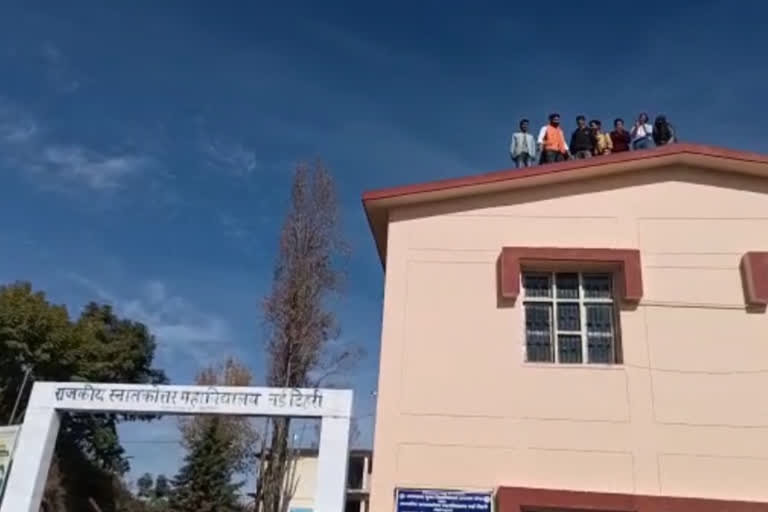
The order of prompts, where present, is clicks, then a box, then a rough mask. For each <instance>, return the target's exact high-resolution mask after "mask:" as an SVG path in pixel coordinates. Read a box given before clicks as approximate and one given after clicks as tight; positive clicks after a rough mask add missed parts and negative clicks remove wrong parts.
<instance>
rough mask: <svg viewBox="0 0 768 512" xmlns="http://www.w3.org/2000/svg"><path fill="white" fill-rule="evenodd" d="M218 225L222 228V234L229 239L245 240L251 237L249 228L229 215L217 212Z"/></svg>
mask: <svg viewBox="0 0 768 512" xmlns="http://www.w3.org/2000/svg"><path fill="white" fill-rule="evenodd" d="M219 223H220V224H221V226H222V227H223V228H224V234H225V235H227V236H229V237H231V238H234V239H237V240H245V239H247V238H248V237H249V236H250V235H251V231H252V230H251V228H250V227H248V226H247V225H246V224H245V223H244V222H243V221H242V220H240V219H239V218H237V217H235V216H234V215H231V214H229V213H225V212H219Z"/></svg>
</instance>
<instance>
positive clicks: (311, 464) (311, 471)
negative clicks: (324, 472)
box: [289, 456, 317, 509]
mask: <svg viewBox="0 0 768 512" xmlns="http://www.w3.org/2000/svg"><path fill="white" fill-rule="evenodd" d="M295 475H296V490H295V492H294V494H293V498H292V499H291V503H290V504H289V509H292V508H312V509H313V508H314V507H315V485H316V483H317V457H304V456H301V457H299V458H298V459H297V460H296V473H295Z"/></svg>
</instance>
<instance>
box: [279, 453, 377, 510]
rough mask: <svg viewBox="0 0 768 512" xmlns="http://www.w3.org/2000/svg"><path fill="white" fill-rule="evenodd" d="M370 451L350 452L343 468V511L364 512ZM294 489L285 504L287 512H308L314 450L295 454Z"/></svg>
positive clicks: (314, 473)
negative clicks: (346, 463)
mask: <svg viewBox="0 0 768 512" xmlns="http://www.w3.org/2000/svg"><path fill="white" fill-rule="evenodd" d="M372 460H373V453H372V452H371V451H370V450H350V451H349V463H348V466H347V501H346V507H345V509H344V512H368V494H369V491H370V483H371V461H372ZM295 468H296V469H295V476H296V490H295V492H294V495H293V498H292V499H291V502H290V504H289V505H288V510H289V512H312V511H313V510H314V508H315V505H314V500H315V491H316V488H315V485H316V477H317V450H312V449H302V450H298V452H297V454H296V466H295Z"/></svg>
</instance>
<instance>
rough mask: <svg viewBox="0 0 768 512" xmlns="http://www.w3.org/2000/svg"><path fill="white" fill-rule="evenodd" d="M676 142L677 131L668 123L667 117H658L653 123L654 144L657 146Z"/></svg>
mask: <svg viewBox="0 0 768 512" xmlns="http://www.w3.org/2000/svg"><path fill="white" fill-rule="evenodd" d="M675 141H676V138H675V130H674V128H672V125H671V124H669V122H668V121H667V118H666V116H657V117H656V120H655V121H654V122H653V142H655V143H656V145H657V146H664V145H666V144H672V143H674V142H675Z"/></svg>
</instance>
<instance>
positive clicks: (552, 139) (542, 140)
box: [538, 114, 569, 164]
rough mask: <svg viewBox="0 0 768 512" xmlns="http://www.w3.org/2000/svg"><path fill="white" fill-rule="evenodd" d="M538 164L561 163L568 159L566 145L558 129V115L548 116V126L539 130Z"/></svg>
mask: <svg viewBox="0 0 768 512" xmlns="http://www.w3.org/2000/svg"><path fill="white" fill-rule="evenodd" d="M538 144H539V153H541V157H540V158H541V159H540V163H542V164H548V163H551V162H562V161H563V160H565V159H566V158H568V155H569V153H568V144H566V142H565V135H564V134H563V129H562V128H561V127H560V114H550V115H549V124H548V125H545V126H542V127H541V130H539V138H538Z"/></svg>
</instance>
